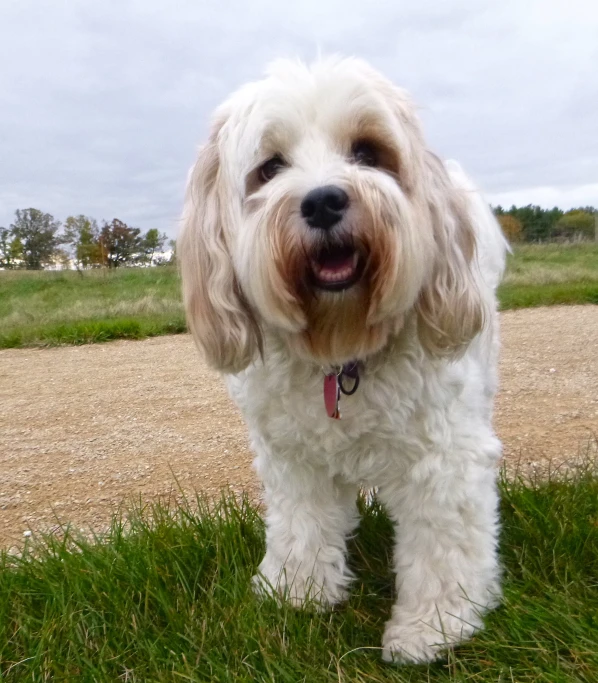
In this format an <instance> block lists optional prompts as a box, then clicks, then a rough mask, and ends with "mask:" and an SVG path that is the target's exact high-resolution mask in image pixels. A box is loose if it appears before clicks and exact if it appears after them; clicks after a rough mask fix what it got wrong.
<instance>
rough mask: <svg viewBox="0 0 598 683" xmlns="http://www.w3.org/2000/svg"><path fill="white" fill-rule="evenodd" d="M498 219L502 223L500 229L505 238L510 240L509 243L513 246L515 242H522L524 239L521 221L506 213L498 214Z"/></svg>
mask: <svg viewBox="0 0 598 683" xmlns="http://www.w3.org/2000/svg"><path fill="white" fill-rule="evenodd" d="M496 218H497V219H498V222H499V223H500V227H501V228H502V231H503V233H504V236H505V237H506V238H507V239H508V240H509V242H511V244H513V243H514V242H521V239H522V237H523V227H522V225H521V221H519V220H517V218H515V217H513V216H511V215H509V214H506V213H502V214H498V215H497V216H496Z"/></svg>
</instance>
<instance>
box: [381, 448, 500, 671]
mask: <svg viewBox="0 0 598 683" xmlns="http://www.w3.org/2000/svg"><path fill="white" fill-rule="evenodd" d="M469 457H470V454H468V453H464V454H463V455H462V456H461V455H460V456H459V457H458V458H457V459H456V460H455V459H453V458H451V457H443V456H432V455H430V456H426V457H425V458H424V459H423V460H422V461H421V462H419V463H417V464H416V465H415V466H414V467H413V468H412V469H411V470H410V471H409V473H408V474H407V476H406V477H405V479H403V480H402V481H401V482H400V483H397V484H396V485H394V486H393V485H388V486H386V487H384V488H381V489H380V494H379V495H380V497H381V500H382V501H383V502H384V503H385V505H386V506H387V508H388V510H389V512H390V514H391V516H392V517H393V520H394V521H395V522H396V523H397V524H398V526H397V528H396V546H395V554H394V568H395V571H396V574H397V576H396V586H397V593H398V595H397V601H396V603H395V605H394V607H393V610H392V617H391V619H390V620H389V622H388V623H387V625H386V630H385V633H384V639H383V647H384V650H383V657H384V659H386V660H387V661H395V662H399V663H400V662H416V663H421V662H429V661H432V660H434V659H436V658H437V657H438V656H439V654H440V653H441V652H442V651H443V650H446V649H447V648H450V647H453V646H455V645H456V644H458V643H459V642H461V641H463V640H466V639H468V638H469V637H471V635H472V634H473V633H474V631H476V630H477V629H479V628H481V627H482V614H483V612H484V611H485V610H486V609H488V608H489V607H491V606H493V605H494V604H496V602H497V599H498V597H499V569H498V563H497V557H496V537H497V531H498V521H497V493H496V485H495V473H494V469H493V468H492V467H491V466H486V465H483V466H482V465H480V464H479V462H478V463H475V462H469V463H468V461H467V459H468V458H469Z"/></svg>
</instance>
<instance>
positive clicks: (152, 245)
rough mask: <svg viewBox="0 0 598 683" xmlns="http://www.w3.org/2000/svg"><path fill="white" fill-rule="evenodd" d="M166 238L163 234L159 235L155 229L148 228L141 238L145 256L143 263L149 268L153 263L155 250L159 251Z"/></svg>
mask: <svg viewBox="0 0 598 683" xmlns="http://www.w3.org/2000/svg"><path fill="white" fill-rule="evenodd" d="M167 239H168V236H167V235H166V234H164V233H162V234H160V233H159V232H158V230H157V228H150V229H149V230H148V231H147V232H146V233H145V235H144V236H143V238H142V249H143V252H144V256H145V261H146V262H147V263H149V265H150V266H151V265H152V264H153V261H154V254H155V253H156V250H158V251H160V250H161V249H162V248H163V247H164V244H165V243H166V240H167Z"/></svg>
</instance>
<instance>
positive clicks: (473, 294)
mask: <svg viewBox="0 0 598 683" xmlns="http://www.w3.org/2000/svg"><path fill="white" fill-rule="evenodd" d="M424 173H425V174H426V176H427V177H426V179H425V190H424V192H425V193H426V197H425V201H426V203H427V209H428V211H429V215H430V220H431V223H432V228H433V231H434V243H435V244H434V248H435V258H434V263H433V267H432V272H431V275H430V276H429V278H428V281H427V282H426V283H425V284H424V287H423V288H422V290H421V292H420V295H419V299H418V301H417V303H416V311H417V314H418V333H419V338H420V341H421V343H422V344H423V346H424V348H425V349H426V350H427V351H428V352H429V353H431V354H432V355H443V356H451V355H458V354H459V352H461V351H463V350H464V349H465V347H466V346H467V344H468V343H469V342H470V341H471V340H472V339H473V338H474V337H475V336H476V335H477V334H478V333H479V332H480V331H481V329H482V327H483V326H484V321H485V317H486V316H485V306H484V300H483V297H482V293H481V289H480V284H479V278H480V273H479V271H478V265H477V262H476V259H475V254H476V236H475V228H474V226H473V224H472V222H471V217H470V212H469V211H468V206H467V198H466V197H465V195H464V194H463V193H464V192H465V190H460V189H458V188H456V187H455V186H454V184H453V182H452V181H451V179H450V178H449V175H448V173H447V171H446V169H445V167H444V164H443V163H442V162H441V161H440V160H439V159H438V158H437V157H435V156H434V155H432V154H431V153H426V155H425V160H424Z"/></svg>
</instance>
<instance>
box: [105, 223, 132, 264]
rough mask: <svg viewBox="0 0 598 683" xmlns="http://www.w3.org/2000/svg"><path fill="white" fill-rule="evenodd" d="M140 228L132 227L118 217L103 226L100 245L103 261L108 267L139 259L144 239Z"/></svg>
mask: <svg viewBox="0 0 598 683" xmlns="http://www.w3.org/2000/svg"><path fill="white" fill-rule="evenodd" d="M140 232H141V231H140V230H139V228H130V227H129V226H128V225H127V224H126V223H123V221H120V220H119V219H118V218H113V219H112V222H111V223H106V222H105V221H104V225H103V226H102V230H101V232H100V238H99V245H100V254H101V260H102V263H103V264H104V265H106V266H108V268H118V266H121V265H123V264H131V263H134V262H135V261H136V260H138V259H139V256H140V253H141V252H142V244H141V242H142V239H141V237H140V236H139V233H140Z"/></svg>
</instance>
